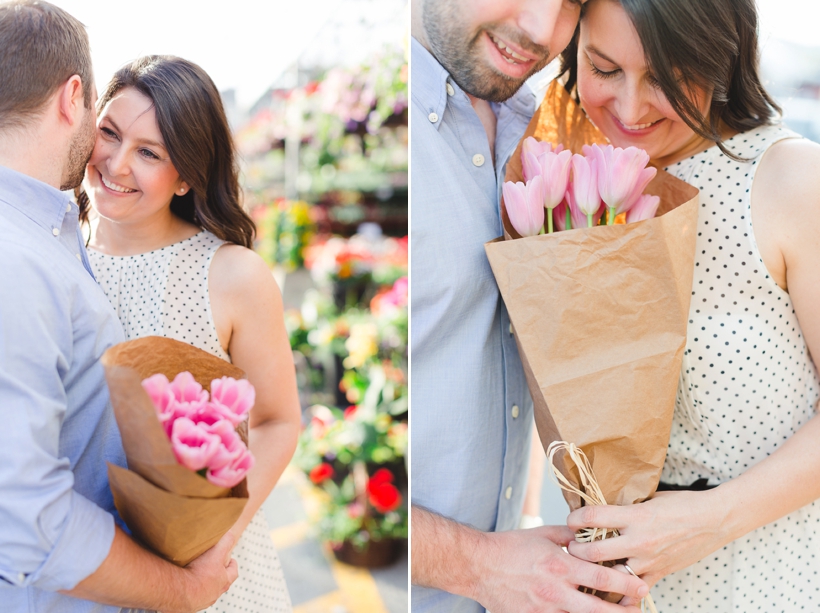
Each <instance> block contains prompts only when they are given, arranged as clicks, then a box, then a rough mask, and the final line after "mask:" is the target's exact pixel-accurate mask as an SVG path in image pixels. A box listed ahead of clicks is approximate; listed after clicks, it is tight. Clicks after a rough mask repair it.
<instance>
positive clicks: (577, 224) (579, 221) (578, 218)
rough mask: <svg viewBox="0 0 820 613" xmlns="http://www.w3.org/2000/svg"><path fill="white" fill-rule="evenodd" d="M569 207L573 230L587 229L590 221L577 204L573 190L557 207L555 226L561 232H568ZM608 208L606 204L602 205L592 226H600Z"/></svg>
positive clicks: (569, 191)
mask: <svg viewBox="0 0 820 613" xmlns="http://www.w3.org/2000/svg"><path fill="white" fill-rule="evenodd" d="M567 207H569V210H570V218H571V222H572V228H586V227H587V224H588V223H589V220H588V219H587V216H586V215H585V214H584V213H583V212H582V211H581V209H579V208H578V206H577V205H576V204H575V200H574V199H573V196H572V190H567V193H566V194H565V195H564V199H563V200H562V201H561V204H559V205H558V206H557V207H555V212H554V215H555V225H556V226H557V227H558V229H559V230H567V229H568V228H567ZM605 210H606V207H605V206H604V203H603V202H602V203H601V206H600V207H598V210H597V211H596V212H595V214H594V215H593V216H592V225H593V226H595V225H597V224H598V221H599V220H600V219H601V216H603V214H604V211H605Z"/></svg>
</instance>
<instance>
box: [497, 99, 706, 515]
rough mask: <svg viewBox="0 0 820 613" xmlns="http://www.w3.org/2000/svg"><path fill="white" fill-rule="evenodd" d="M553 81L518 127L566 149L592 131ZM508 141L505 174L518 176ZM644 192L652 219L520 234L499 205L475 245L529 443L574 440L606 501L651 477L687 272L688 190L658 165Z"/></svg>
mask: <svg viewBox="0 0 820 613" xmlns="http://www.w3.org/2000/svg"><path fill="white" fill-rule="evenodd" d="M562 92H563V90H560V89H555V87H554V88H553V91H552V96H553V97H552V98H550V95H549V94H548V97H547V98H546V99H545V102H544V104H543V105H542V107H541V108H540V109H539V112H538V113H536V115H535V116H534V117H533V120H532V122H531V123H530V126H529V128H528V130H527V133H526V134H525V137H526V136H530V135H535V136H536V138H539V140H548V139H547V138H543V136H542V135H544V134H546V135H548V136H550V138H553V141H552V142H556V140H559V141H561V135H562V134H563V140H562V141H561V142H564V143H565V144H567V145H568V146H569V145H571V148H573V149H576V150H577V149H580V145H581V144H583V143H585V142H589V139H590V138H595V130H594V128H592V127H591V126H589V124H587V125H586V127H584V124H583V121H582V120H581V119H579V116H578V110H577V109H573V108H572V103H571V100H569V98H568V96H566V94H565V92H563V93H562ZM556 100H560V101H561V104H563V106H562V107H561V108H562V109H563V110H562V111H561V112H562V113H563V114H562V115H561V116H560V117H559V118H558V119H557V120H556V119H555V116H554V115H550V113H554V112H555V109H554V108H553V105H554V104H555V101H556ZM550 109H552V110H550ZM549 117H552V118H553V122H552V123H550V122H549V121H548V118H549ZM562 122H564V123H562ZM561 126H564V128H563V132H562V129H561ZM573 126H575V127H576V128H577V131H578V133H580V134H581V136H582V138H580V139H579V138H578V137H577V135H574V134H572V133H571V132H570V129H571V128H572V127H573ZM598 136H599V137H600V135H598ZM603 140H604V139H603V137H600V140H599V141H598V142H603ZM522 142H523V139H522ZM520 149H521V145H520V144H519V148H518V150H517V151H516V153H515V154H514V155H513V158H512V160H511V161H510V164H509V167H508V171H507V180H522V179H520V176H519V175H517V174H516V173H520V170H521V164H520ZM645 193H649V194H654V195H658V196H660V197H661V204H660V206H659V209H658V213H657V216H656V217H655V218H654V219H651V220H647V221H642V222H637V223H632V224H626V225H623V224H621V225H614V226H597V227H594V228H582V229H578V230H570V231H563V232H556V233H554V234H550V235H541V236H535V237H529V238H520V237H519V235H518V234H517V233H516V232H515V230H514V229H513V228H512V226H511V225H510V223H509V219H508V217H507V214H506V210H505V209H504V207H503V204H502V211H501V214H502V221H503V224H504V234H505V238H507V239H508V240H503V239H498V240H496V241H492V242H490V243H487V245H486V252H487V257H488V258H489V261H490V265H491V267H492V270H493V273H494V275H495V278H496V281H497V283H498V287H499V289H500V291H501V295H502V297H503V298H504V302H505V304H506V306H507V310H508V311H509V314H510V319H511V321H512V324H513V328H514V332H515V337H516V341H517V343H518V348H519V353H520V355H521V359H522V363H523V365H524V370H525V373H526V377H527V383H528V386H529V389H530V393H531V395H532V398H533V403H534V407H535V421H536V427H537V428H538V433H539V437H540V439H541V443H542V444H543V446H544V448H545V449H546V448H547V447H548V446H549V444H550V443H551V442H553V441H556V440H564V441H569V442H572V443H575V444H576V445H577V446H579V447H581V448H582V449H583V451H584V452H585V453H586V455H587V456H588V458H589V460H590V462H591V464H592V469H593V472H594V473H595V476H596V477H597V479H598V483H599V484H600V486H601V489H602V491H603V493H604V496H605V498H606V500H607V502H608V503H609V504H618V505H624V504H632V503H635V502H641V501H643V500H645V499H647V498H648V497H649V496H651V495H652V494H653V493H654V492H655V489H656V488H657V485H658V481H659V479H660V473H661V469H662V467H663V463H664V460H665V458H666V449H667V445H668V441H669V434H670V431H671V424H672V414H673V411H674V404H675V394H676V391H677V386H678V379H679V374H680V365H681V360H682V357H683V350H684V346H685V343H686V325H687V319H688V314H689V301H690V298H691V291H692V276H693V272H694V253H695V237H696V228H697V214H698V190H697V189H696V188H694V187H692V186H690V185H688V184H687V183H685V182H683V181H680V180H678V179H676V178H675V177H672V176H671V175H669V174H668V173H665V172H663V171H659V172H658V176H656V177H655V179H654V180H653V181H652V182H651V183H650V184H649V186H648V187H647V189H646V190H645ZM558 464H559V466H558V468H559V469H560V470H561V471H562V473H563V474H564V475H565V476H566V477H567V478H568V479H570V480H571V481H573V482H574V483H576V484H578V482H579V479H578V473H577V469H576V468H575V466H574V465H570V466H567V465H566V464H565V463H564V457H563V456H562V458H561V459H560V460H559V462H558ZM565 498H566V500H567V502H568V504H569V506H570V508H571V509H576V508H578V507H579V506H580V502H581V501H580V499H579V498H578V497H577V496H575V495H571V494H567V493H565Z"/></svg>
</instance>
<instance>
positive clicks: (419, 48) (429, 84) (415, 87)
mask: <svg viewBox="0 0 820 613" xmlns="http://www.w3.org/2000/svg"><path fill="white" fill-rule="evenodd" d="M410 54H411V56H412V58H413V59H412V62H411V66H412V69H411V76H410V82H411V83H412V86H411V89H412V92H413V93H412V96H413V99H414V100H415V102H416V104H418V105H419V106H420V107H421V108H423V109H424V110H425V111H426V112H427V113H428V116H429V114H432V113H435V114H436V115H437V116H438V117H443V116H444V108H445V107H446V106H447V80H448V78H449V77H450V75H449V73H448V72H447V71H446V70H444V66H442V65H441V64H439V63H438V60H436V58H435V57H433V54H432V53H430V52H429V51H428V50H427V49H425V48H424V45H422V44H421V43H420V42H419V41H417V40H416V39H415V38H412V37H411V39H410ZM452 86H453V87H458V86H457V85H455V83H452ZM459 91H460V90H459ZM432 123H433V125H434V126H435V127H436V129H438V127H439V126H440V125H441V121H438V120H436V121H434V122H432Z"/></svg>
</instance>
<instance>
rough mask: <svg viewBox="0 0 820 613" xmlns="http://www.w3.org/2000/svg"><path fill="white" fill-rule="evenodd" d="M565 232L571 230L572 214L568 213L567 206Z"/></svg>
mask: <svg viewBox="0 0 820 613" xmlns="http://www.w3.org/2000/svg"><path fill="white" fill-rule="evenodd" d="M567 230H572V213H570V212H569V205H567Z"/></svg>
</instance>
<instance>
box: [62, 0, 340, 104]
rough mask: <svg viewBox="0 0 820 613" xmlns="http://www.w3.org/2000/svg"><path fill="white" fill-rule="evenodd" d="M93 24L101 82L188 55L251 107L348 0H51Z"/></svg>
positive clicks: (97, 74) (93, 46)
mask: <svg viewBox="0 0 820 613" xmlns="http://www.w3.org/2000/svg"><path fill="white" fill-rule="evenodd" d="M50 1H51V2H52V3H54V4H56V5H58V6H60V7H61V8H63V9H65V10H67V11H68V12H69V13H71V14H72V15H74V17H76V18H77V19H79V20H80V21H81V22H83V23H84V24H85V25H86V27H87V28H88V35H89V38H90V40H91V51H92V55H93V61H94V70H95V77H96V81H97V87H98V88H102V86H103V85H104V84H105V83H106V82H107V81H108V79H109V78H110V77H111V75H112V74H113V73H114V72H115V71H116V70H117V69H118V68H119V67H120V66H122V65H123V64H125V63H126V62H128V61H130V60H132V59H134V58H137V57H139V56H141V55H147V54H170V55H178V56H181V57H184V58H185V59H188V60H191V61H192V62H195V63H197V64H199V65H200V66H202V68H204V69H205V70H206V71H207V72H208V74H209V75H210V76H211V78H212V79H213V80H214V82H215V83H216V85H217V87H218V88H219V89H220V90H225V89H230V88H235V89H236V90H237V97H238V101H239V103H240V105H242V106H246V107H247V106H250V105H251V104H253V102H255V101H256V99H257V98H258V97H259V96H260V95H261V94H263V93H264V92H265V90H266V89H267V88H268V86H269V85H271V83H272V82H273V81H274V80H275V79H276V78H277V77H278V76H279V75H280V74H281V73H282V72H283V71H284V70H285V69H286V68H287V67H288V66H290V65H291V64H292V63H293V62H294V61H295V60H296V58H297V57H298V56H299V55H300V53H301V52H302V51H303V50H304V49H305V48H306V47H307V45H309V44H319V43H320V41H315V40H314V38H315V36H316V34H317V32H319V30H320V29H321V27H322V26H323V25H324V24H325V22H326V21H327V20H328V18H329V17H331V16H332V15H333V14H334V12H335V11H337V10H339V9H340V8H341V7H342V5H343V2H342V0H227V1H225V2H214V1H212V0H139V1H136V0H50Z"/></svg>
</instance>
